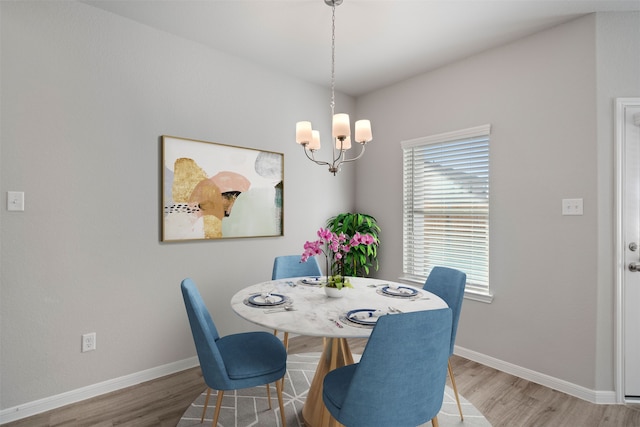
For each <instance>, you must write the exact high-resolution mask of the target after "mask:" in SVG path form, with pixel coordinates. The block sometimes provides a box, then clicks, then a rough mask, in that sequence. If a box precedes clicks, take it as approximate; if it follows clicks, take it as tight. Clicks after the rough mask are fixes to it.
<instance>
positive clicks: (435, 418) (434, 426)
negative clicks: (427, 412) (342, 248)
mask: <svg viewBox="0 0 640 427" xmlns="http://www.w3.org/2000/svg"><path fill="white" fill-rule="evenodd" d="M431 425H432V426H433V427H438V425H439V424H438V417H433V418H431Z"/></svg>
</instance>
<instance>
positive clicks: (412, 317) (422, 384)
mask: <svg viewBox="0 0 640 427" xmlns="http://www.w3.org/2000/svg"><path fill="white" fill-rule="evenodd" d="M450 339H451V310H450V309H448V308H444V309H440V310H426V311H417V312H412V313H403V314H393V315H386V316H382V317H380V318H379V319H378V322H377V324H376V326H375V327H374V329H373V332H372V333H371V337H370V338H369V341H368V342H367V345H366V347H365V349H364V352H363V353H362V358H361V359H360V363H359V364H358V366H357V368H356V371H355V373H354V375H353V379H352V380H351V383H350V385H349V388H348V390H347V392H346V393H347V394H346V396H345V400H344V403H343V405H342V409H341V410H340V422H341V423H342V424H344V425H346V426H394V427H395V426H417V425H420V424H422V423H424V422H426V421H428V420H430V419H432V418H433V417H435V416H436V415H437V414H438V411H440V408H441V406H442V400H443V397H444V387H445V382H446V376H447V363H448V360H449V353H448V350H449V340H450Z"/></svg>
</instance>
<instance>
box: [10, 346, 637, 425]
mask: <svg viewBox="0 0 640 427" xmlns="http://www.w3.org/2000/svg"><path fill="white" fill-rule="evenodd" d="M365 343H366V341H365V340H364V339H354V340H349V345H350V347H351V351H352V352H353V353H362V350H363V349H364V345H365ZM321 350H322V338H311V337H295V338H292V339H291V340H290V341H289V353H292V354H293V353H306V352H320V351H321ZM451 362H452V365H453V370H454V372H455V376H456V383H457V386H458V391H459V392H460V394H461V395H462V396H464V397H465V398H466V399H467V400H469V401H470V402H471V403H472V404H473V405H474V406H475V407H476V408H478V409H479V410H480V412H482V413H483V414H484V415H485V417H486V418H487V419H488V420H489V422H491V424H492V425H493V427H538V426H539V427H640V405H595V404H591V403H588V402H585V401H583V400H580V399H578V398H575V397H571V396H569V395H566V394H564V393H560V392H557V391H555V390H551V389H549V388H547V387H543V386H541V385H538V384H535V383H532V382H530V381H526V380H523V379H520V378H517V377H514V376H513V375H509V374H505V373H503V372H500V371H497V370H495V369H492V368H489V367H486V366H483V365H480V364H478V363H475V362H472V361H470V360H467V359H464V358H461V357H458V356H453V357H452V359H451ZM205 388H206V386H205V385H204V382H203V379H202V375H201V373H200V369H199V368H195V369H189V370H186V371H183V372H180V373H177V374H173V375H170V376H166V377H163V378H159V379H157V380H153V381H149V382H147V383H143V384H139V385H137V386H133V387H129V388H127V389H124V390H119V391H116V392H113V393H109V394H106V395H103V396H99V397H95V398H93V399H88V400H86V401H83V402H80V403H77V404H73V405H69V406H66V407H63V408H59V409H55V410H52V411H48V412H45V413H42V414H39V415H35V416H33V417H29V418H25V419H22V420H18V421H15V422H12V423H7V424H3V425H2V426H3V427H27V426H28V427H71V426H73V427H83V426H87V427H88V426H97V427H112V426H119V427H175V425H176V424H177V423H178V421H179V419H180V416H181V415H182V413H183V412H184V411H185V409H186V408H187V407H188V406H189V404H190V403H191V402H192V401H193V400H194V399H195V398H196V396H198V394H200V393H201V392H202V391H203V390H204V389H205ZM460 425H461V426H464V423H462V424H460ZM389 427H395V426H389Z"/></svg>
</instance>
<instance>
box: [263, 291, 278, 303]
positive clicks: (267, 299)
mask: <svg viewBox="0 0 640 427" xmlns="http://www.w3.org/2000/svg"><path fill="white" fill-rule="evenodd" d="M260 296H261V297H262V300H263V301H264V302H266V303H268V304H272V303H274V302H276V300H275V298H273V296H272V295H271V293H268V292H263V293H262V294H261V295H260Z"/></svg>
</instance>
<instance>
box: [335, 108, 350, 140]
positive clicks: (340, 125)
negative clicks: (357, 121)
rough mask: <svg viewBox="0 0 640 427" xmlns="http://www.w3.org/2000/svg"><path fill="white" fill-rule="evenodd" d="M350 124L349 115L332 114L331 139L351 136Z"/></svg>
mask: <svg viewBox="0 0 640 427" xmlns="http://www.w3.org/2000/svg"><path fill="white" fill-rule="evenodd" d="M350 127H351V123H350V122H349V115H348V114H345V113H339V114H334V116H333V137H334V138H342V137H344V138H346V137H347V136H350V135H351V129H350Z"/></svg>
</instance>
